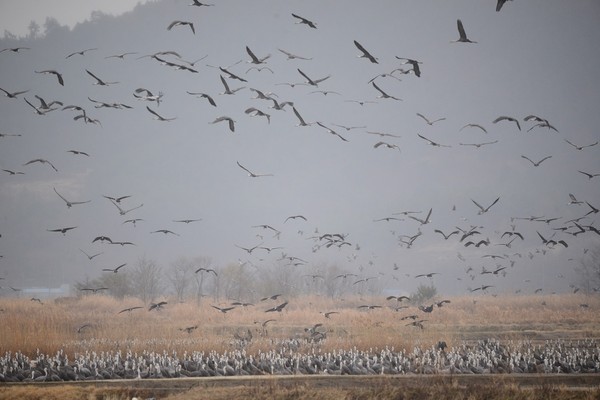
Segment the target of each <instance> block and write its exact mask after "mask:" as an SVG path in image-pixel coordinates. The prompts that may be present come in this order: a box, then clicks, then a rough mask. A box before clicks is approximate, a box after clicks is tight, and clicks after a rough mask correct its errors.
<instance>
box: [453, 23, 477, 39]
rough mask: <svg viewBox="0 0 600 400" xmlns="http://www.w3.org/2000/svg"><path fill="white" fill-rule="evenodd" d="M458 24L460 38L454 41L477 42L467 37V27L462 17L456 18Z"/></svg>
mask: <svg viewBox="0 0 600 400" xmlns="http://www.w3.org/2000/svg"><path fill="white" fill-rule="evenodd" d="M456 26H457V28H458V34H459V38H458V39H457V40H453V41H452V43H456V42H462V43H477V42H474V41H472V40H469V38H467V34H466V32H465V28H464V27H463V23H462V21H461V20H460V19H457V20H456Z"/></svg>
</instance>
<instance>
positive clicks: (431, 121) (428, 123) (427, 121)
mask: <svg viewBox="0 0 600 400" xmlns="http://www.w3.org/2000/svg"><path fill="white" fill-rule="evenodd" d="M417 116H419V117H421V118H423V120H424V121H425V122H426V123H427V125H430V126H431V125H433V124H435V123H436V122H439V121H444V120H445V119H446V118H438V119H434V120H430V119H429V118H427V117H426V116H424V115H423V114H421V113H417Z"/></svg>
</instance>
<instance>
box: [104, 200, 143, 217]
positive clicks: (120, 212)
mask: <svg viewBox="0 0 600 400" xmlns="http://www.w3.org/2000/svg"><path fill="white" fill-rule="evenodd" d="M111 203H113V204H114V205H115V207H117V208H118V209H119V214H121V215H125V214H127V213H128V212H131V211H133V210H137V209H138V208H140V207H142V206H143V205H144V203H142V204H140V205H139V206H136V207H133V208H130V209H129V210H123V209H122V208H121V207H120V206H119V205H118V204H117V203H115V202H114V201H112V200H111Z"/></svg>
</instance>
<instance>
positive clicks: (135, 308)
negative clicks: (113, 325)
mask: <svg viewBox="0 0 600 400" xmlns="http://www.w3.org/2000/svg"><path fill="white" fill-rule="evenodd" d="M140 308H144V307H142V306H136V307H128V308H124V309H122V310H121V311H119V312H118V313H117V314H122V313H124V312H132V311H133V310H139V309H140Z"/></svg>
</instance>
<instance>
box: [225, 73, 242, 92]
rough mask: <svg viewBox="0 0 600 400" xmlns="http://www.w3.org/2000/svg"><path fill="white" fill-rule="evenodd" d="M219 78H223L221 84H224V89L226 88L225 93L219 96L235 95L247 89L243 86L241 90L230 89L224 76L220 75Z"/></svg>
mask: <svg viewBox="0 0 600 400" xmlns="http://www.w3.org/2000/svg"><path fill="white" fill-rule="evenodd" d="M219 76H220V77H221V83H223V87H225V91H224V92H223V93H219V94H235V92H237V91H239V90H242V89H244V88H245V86H242V87H239V88H235V89H230V88H229V85H228V84H227V81H225V78H223V75H219Z"/></svg>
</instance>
